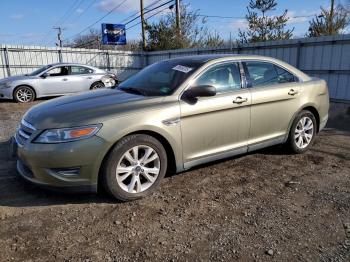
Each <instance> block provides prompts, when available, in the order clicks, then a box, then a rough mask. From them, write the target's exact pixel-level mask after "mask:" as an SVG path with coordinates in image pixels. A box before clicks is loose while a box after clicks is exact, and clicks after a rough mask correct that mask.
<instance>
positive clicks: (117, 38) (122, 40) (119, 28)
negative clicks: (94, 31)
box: [102, 24, 126, 45]
mask: <svg viewBox="0 0 350 262" xmlns="http://www.w3.org/2000/svg"><path fill="white" fill-rule="evenodd" d="M102 44H104V45H126V34H125V25H122V24H102Z"/></svg>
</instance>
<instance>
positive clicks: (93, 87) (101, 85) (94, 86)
mask: <svg viewBox="0 0 350 262" xmlns="http://www.w3.org/2000/svg"><path fill="white" fill-rule="evenodd" d="M101 88H105V85H104V83H103V82H95V83H93V84H92V85H91V87H90V90H96V89H101Z"/></svg>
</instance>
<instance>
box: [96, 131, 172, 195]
mask: <svg viewBox="0 0 350 262" xmlns="http://www.w3.org/2000/svg"><path fill="white" fill-rule="evenodd" d="M166 170H167V155H166V151H165V149H164V147H163V146H162V144H161V143H160V142H159V141H158V140H157V139H155V138H154V137H152V136H149V135H143V134H136V135H130V136H127V137H124V138H123V139H121V140H120V141H119V142H118V143H117V144H116V145H115V146H114V148H113V150H112V151H111V152H110V154H109V156H108V158H107V159H106V161H105V164H104V172H103V183H104V187H105V189H106V190H107V191H108V192H109V193H110V194H112V195H113V196H114V197H115V198H117V199H119V200H121V201H130V200H135V199H138V198H141V197H144V196H146V195H148V194H150V193H151V192H152V191H153V190H154V189H155V188H156V187H157V186H158V184H159V182H160V180H161V179H162V178H163V177H164V175H165V173H166Z"/></svg>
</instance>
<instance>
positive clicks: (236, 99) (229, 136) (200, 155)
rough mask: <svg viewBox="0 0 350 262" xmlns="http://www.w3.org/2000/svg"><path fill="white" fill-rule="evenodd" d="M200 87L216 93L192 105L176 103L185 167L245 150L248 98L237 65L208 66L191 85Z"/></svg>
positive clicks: (247, 130) (248, 111) (248, 116)
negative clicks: (208, 87) (179, 116)
mask: <svg viewBox="0 0 350 262" xmlns="http://www.w3.org/2000/svg"><path fill="white" fill-rule="evenodd" d="M200 85H212V86H214V87H215V88H216V89H217V94H216V95H215V96H213V97H202V98H198V101H197V102H196V103H195V104H189V103H187V102H186V101H182V100H181V101H180V107H181V132H182V148H183V159H184V163H185V168H189V167H191V166H194V165H197V164H200V163H204V162H207V161H210V160H215V159H220V158H224V157H228V156H231V155H234V154H237V153H244V152H246V151H247V140H248V136H249V126H250V103H251V97H250V92H249V90H248V89H242V86H241V77H240V67H239V64H238V63H236V62H230V63H227V62H225V63H224V64H217V65H214V66H212V67H210V68H209V69H207V70H206V71H205V72H204V73H202V74H201V75H200V76H199V77H198V78H197V79H196V80H195V82H194V84H192V86H200Z"/></svg>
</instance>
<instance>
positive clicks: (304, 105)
mask: <svg viewBox="0 0 350 262" xmlns="http://www.w3.org/2000/svg"><path fill="white" fill-rule="evenodd" d="M307 107H312V108H314V109H315V111H316V112H317V114H318V115H317V116H315V118H316V120H317V119H318V118H319V117H320V115H319V114H320V113H319V112H318V109H317V105H316V104H315V103H306V104H303V105H302V106H301V107H299V109H298V110H297V111H296V112H295V113H294V114H293V117H292V118H291V120H290V121H289V124H288V131H287V133H286V136H285V138H284V141H283V143H285V142H287V140H288V137H289V133H290V129H291V128H292V124H293V122H294V119H295V118H296V116H297V115H298V114H299V113H300V112H301V111H303V110H304V109H305V108H307ZM317 125H318V126H317V131H318V130H319V128H320V126H319V125H320V123H317Z"/></svg>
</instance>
